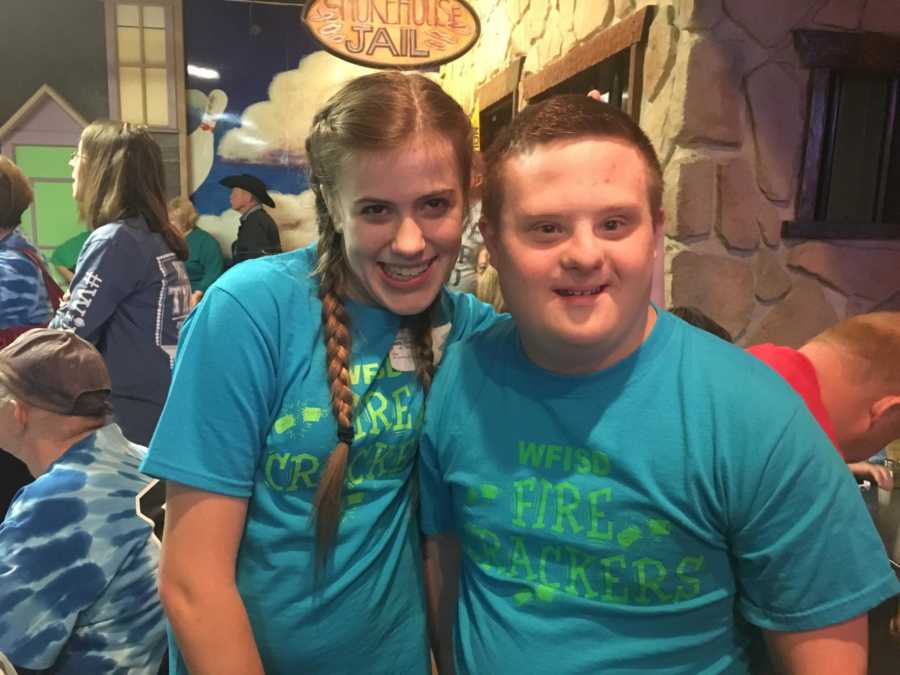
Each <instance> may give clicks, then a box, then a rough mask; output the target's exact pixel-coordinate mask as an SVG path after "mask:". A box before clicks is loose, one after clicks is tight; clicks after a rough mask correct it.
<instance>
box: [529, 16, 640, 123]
mask: <svg viewBox="0 0 900 675" xmlns="http://www.w3.org/2000/svg"><path fill="white" fill-rule="evenodd" d="M655 15H656V6H655V5H647V6H645V7H641V8H640V9H639V10H637V11H636V12H634V13H633V14H631V15H630V16H627V17H626V18H624V19H622V20H621V21H619V22H618V23H616V24H613V25H612V26H610V27H609V28H605V29H603V30H601V31H599V32H598V33H596V34H595V35H594V36H593V37H590V38H588V39H587V40H585V41H584V42H582V43H581V44H579V45H577V46H575V47H573V48H572V49H571V50H570V51H569V52H568V53H567V54H565V55H563V56H561V57H560V58H558V59H555V60H554V61H551V62H550V63H549V64H547V65H546V66H545V67H544V68H543V69H542V70H540V71H539V72H537V73H534V74H532V75H529V76H528V77H526V78H525V79H524V81H523V83H522V96H523V98H524V99H525V101H529V100H531V99H533V98H535V97H536V96H540V95H541V94H543V93H544V92H545V91H547V90H548V89H551V88H553V87H555V86H556V85H558V84H560V83H561V82H564V81H565V80H568V79H569V78H571V77H574V76H575V75H577V74H578V73H580V72H582V71H584V70H587V69H588V68H591V67H593V66H595V65H597V64H599V63H601V62H603V61H606V60H607V59H609V58H611V57H613V56H616V55H617V54H619V53H620V52H623V51H625V50H628V83H627V84H628V101H627V103H626V105H625V106H624V108H623V109H624V110H625V112H626V113H628V114H629V115H630V116H631V118H632V119H634V120H636V121H639V120H640V119H641V99H642V98H643V84H644V52H645V51H646V47H647V37H648V34H649V32H650V24H651V23H652V22H653V18H654V16H655ZM586 93H587V92H585V94H586Z"/></svg>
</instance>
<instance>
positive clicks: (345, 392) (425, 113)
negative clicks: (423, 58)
mask: <svg viewBox="0 0 900 675" xmlns="http://www.w3.org/2000/svg"><path fill="white" fill-rule="evenodd" d="M423 133H434V134H436V135H438V136H440V137H442V138H445V139H447V140H448V141H449V142H450V144H451V146H452V147H453V150H454V156H455V158H456V161H457V163H458V170H459V175H460V187H461V189H462V192H463V197H464V200H466V199H467V198H468V188H469V179H470V172H471V166H472V128H471V125H470V124H469V119H468V117H467V115H466V114H465V112H464V111H463V110H462V108H461V107H460V106H459V104H458V103H456V101H454V100H453V99H452V98H451V97H450V96H449V95H448V94H447V93H446V92H444V91H443V90H442V89H441V88H440V87H439V86H438V85H437V84H435V83H434V82H433V81H431V80H429V79H428V78H426V77H423V76H422V75H418V74H404V73H399V72H393V71H384V72H379V73H373V74H371V75H365V76H363V77H360V78H357V79H355V80H353V81H351V82H349V83H348V84H347V85H345V86H344V87H343V88H342V89H341V90H340V91H338V93H336V94H335V95H334V96H332V97H331V99H329V100H328V102H327V103H326V104H325V106H324V107H322V108H321V109H320V110H319V111H318V112H317V113H316V115H315V117H314V118H313V123H312V127H311V129H310V134H309V137H308V138H307V139H306V156H307V162H308V165H309V185H310V189H311V190H312V191H313V194H314V195H315V200H316V219H317V222H318V226H319V240H318V245H317V253H318V264H317V266H316V270H315V273H316V274H317V275H318V278H319V298H320V299H321V301H322V325H323V327H324V331H323V332H324V340H325V351H326V359H327V373H328V383H329V387H330V390H331V410H332V414H333V415H334V418H335V420H336V421H337V426H338V442H337V444H336V445H335V447H334V449H333V450H332V452H331V454H330V456H329V458H328V462H327V464H326V466H325V470H324V471H323V473H322V476H321V478H320V479H319V487H318V489H317V491H316V497H315V516H314V517H315V530H316V557H317V563H318V565H319V567H321V566H322V565H323V564H324V562H325V560H326V559H327V556H328V554H329V552H330V550H331V548H332V547H333V545H334V540H335V538H336V536H337V530H338V525H339V524H340V519H341V496H342V492H343V485H344V479H345V474H346V471H347V461H348V457H349V453H350V444H351V442H352V440H353V391H352V389H351V388H350V376H349V367H350V353H351V348H352V345H351V337H350V318H349V316H348V315H347V311H346V309H345V307H344V302H343V300H342V299H341V294H342V293H343V292H344V290H345V288H346V283H347V280H348V278H349V277H350V275H352V274H353V273H352V271H351V270H350V267H349V265H348V263H347V260H346V257H345V254H344V243H343V235H342V234H341V232H339V231H338V229H337V227H335V224H334V221H333V219H332V216H331V213H330V211H329V209H328V203H327V200H326V197H328V198H330V197H331V196H333V195H335V194H336V192H337V190H338V185H337V182H338V174H339V171H340V169H341V167H342V166H343V164H344V163H345V162H346V161H348V160H349V159H350V158H352V157H353V156H354V154H355V153H358V152H373V151H376V152H378V151H383V152H389V151H392V150H395V149H396V148H398V147H402V146H403V145H404V144H406V143H408V142H409V141H410V139H411V138H413V137H415V136H417V135H420V134H423ZM433 306H434V304H432V307H433ZM432 307H429V308H428V309H426V310H425V311H424V312H422V313H420V314H419V315H416V316H413V317H408V318H407V320H406V324H407V327H408V329H410V330H411V332H412V337H413V356H414V358H415V363H416V374H417V376H418V378H419V380H420V382H421V383H422V387H423V389H424V390H425V393H426V394H427V392H428V388H429V387H430V386H431V378H432V375H433V372H434V363H433V361H434V355H433V352H432V346H431V313H432Z"/></svg>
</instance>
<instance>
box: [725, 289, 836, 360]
mask: <svg viewBox="0 0 900 675" xmlns="http://www.w3.org/2000/svg"><path fill="white" fill-rule="evenodd" d="M837 321H838V315H837V312H835V311H834V307H833V306H832V305H831V303H829V302H828V299H827V298H826V297H825V292H824V291H823V290H822V287H821V286H820V285H819V284H818V283H816V282H815V281H813V280H812V279H808V278H805V277H798V278H796V279H795V280H794V283H793V288H792V289H791V291H790V293H788V294H787V295H786V296H785V298H784V300H782V301H781V302H780V303H778V304H777V305H776V306H775V307H773V308H772V309H771V310H769V312H768V313H767V314H766V315H765V316H764V317H763V318H762V320H761V321H760V322H759V324H758V325H757V326H756V327H755V328H754V330H753V331H751V333H750V334H749V335H748V336H747V339H746V340H742V341H741V343H742V344H746V345H756V344H760V343H762V342H774V343H775V344H779V345H785V346H787V347H794V348H797V347H800V346H801V345H802V344H803V343H805V342H806V341H807V340H809V339H810V338H811V337H813V336H815V335H818V334H819V333H821V332H822V331H823V330H825V329H826V328H828V327H829V326H833V325H834V324H836V323H837Z"/></svg>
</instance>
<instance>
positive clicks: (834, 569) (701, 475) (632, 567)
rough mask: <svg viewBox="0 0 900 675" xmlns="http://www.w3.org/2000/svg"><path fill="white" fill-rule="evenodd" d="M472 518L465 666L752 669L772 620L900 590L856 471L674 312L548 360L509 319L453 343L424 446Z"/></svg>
mask: <svg viewBox="0 0 900 675" xmlns="http://www.w3.org/2000/svg"><path fill="white" fill-rule="evenodd" d="M420 457H421V462H420V479H421V490H420V493H421V507H422V526H423V529H424V531H425V532H426V534H435V533H439V532H444V531H455V532H456V533H458V535H459V536H460V540H461V542H462V546H463V551H464V555H463V557H462V562H461V580H460V596H459V602H458V616H457V622H456V627H455V631H454V645H455V654H456V662H457V668H458V671H457V672H459V673H475V674H478V675H480V674H482V673H491V674H492V675H502V674H504V673H561V674H565V675H569V674H573V675H574V674H576V673H577V674H589V673H591V674H592V673H638V672H641V673H647V672H653V673H680V674H685V675H696V674H697V673H746V672H749V668H750V664H749V662H750V653H751V650H750V649H749V645H750V643H751V637H752V636H757V637H758V631H757V630H755V629H752V627H751V626H749V625H748V624H747V622H749V623H751V624H755V625H756V626H758V627H760V628H763V629H770V630H781V631H793V630H806V629H812V628H818V627H823V626H826V625H830V624H834V623H837V622H840V621H844V620H846V619H849V618H852V617H854V616H857V615H859V614H861V613H863V612H865V611H866V610H868V609H870V608H871V607H874V606H875V605H877V604H878V603H879V602H881V601H883V600H885V599H887V598H889V597H891V596H892V595H893V594H896V593H897V592H898V590H900V586H898V583H897V580H896V578H895V577H894V574H893V572H892V571H891V569H890V566H889V563H888V561H887V559H886V556H885V551H884V546H883V544H882V543H881V540H880V539H879V537H878V534H877V533H876V531H875V527H874V525H873V523H872V521H871V518H870V517H869V515H868V513H867V512H866V509H865V506H864V504H863V501H862V499H861V498H860V496H859V490H858V489H857V487H856V485H855V483H854V481H853V478H852V476H851V475H850V472H849V471H847V467H846V466H845V465H844V463H843V462H842V461H841V459H840V457H839V456H838V454H837V453H836V452H835V451H834V449H833V447H832V446H831V444H830V443H829V441H828V439H827V437H826V436H825V434H824V432H822V430H821V429H820V428H819V426H818V425H817V424H816V422H815V420H814V419H813V418H812V416H811V415H810V414H809V412H808V411H807V410H806V407H805V406H804V404H803V402H802V401H801V400H800V399H799V398H798V397H797V396H796V395H795V394H794V392H793V391H792V390H791V389H790V387H788V386H787V384H786V383H785V382H784V381H783V380H782V379H781V378H780V377H779V376H778V375H777V374H775V373H774V372H772V371H771V370H770V369H769V368H768V367H767V366H765V364H762V363H760V362H759V361H757V360H756V359H754V358H752V357H750V356H748V355H746V354H744V353H743V352H742V351H741V350H740V349H738V348H736V347H734V346H733V345H730V344H727V343H725V342H723V341H722V340H719V339H718V338H715V337H713V336H711V335H708V334H706V333H704V332H702V331H700V330H697V329H694V328H692V327H689V326H687V324H685V323H684V322H682V321H680V320H678V319H676V318H674V317H673V316H672V315H671V314H668V313H667V312H662V311H659V312H658V320H657V322H656V325H655V326H654V329H653V331H652V333H651V335H650V337H649V338H648V339H647V340H646V341H645V343H644V344H643V345H642V346H641V347H640V348H639V349H638V350H637V351H636V352H635V353H633V354H632V355H631V356H629V357H628V358H626V359H625V360H623V361H621V362H619V363H618V364H616V365H614V366H612V367H611V368H609V369H606V370H603V371H600V372H597V373H593V374H589V375H585V376H568V377H566V376H559V375H555V374H552V373H549V372H547V371H544V370H541V369H540V368H538V367H537V366H535V365H533V364H532V363H531V362H530V361H529V360H528V359H527V357H526V356H525V355H524V353H523V351H522V348H521V346H520V341H519V337H518V333H517V331H516V328H515V325H514V324H513V322H512V321H511V320H501V321H499V322H498V323H497V324H495V325H494V326H493V327H492V328H490V329H489V330H488V331H485V332H484V333H482V334H479V335H476V336H473V337H472V338H470V339H468V340H465V341H463V342H461V343H457V344H456V345H454V346H453V347H451V348H450V349H449V350H448V352H447V354H446V355H445V357H444V361H443V364H442V369H441V371H440V372H439V373H438V376H437V378H436V380H435V383H434V386H433V388H432V391H431V394H430V397H429V405H428V411H427V413H426V419H425V428H424V430H423V436H422V445H421V450H420Z"/></svg>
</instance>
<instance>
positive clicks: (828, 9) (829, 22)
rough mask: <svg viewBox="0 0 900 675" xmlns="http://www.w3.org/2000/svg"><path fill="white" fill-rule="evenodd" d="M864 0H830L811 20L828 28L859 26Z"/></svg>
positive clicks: (853, 27) (853, 28)
mask: <svg viewBox="0 0 900 675" xmlns="http://www.w3.org/2000/svg"><path fill="white" fill-rule="evenodd" d="M865 4H866V0H831V2H829V3H828V4H827V5H825V6H824V7H823V8H822V9H820V10H819V11H818V13H817V14H816V16H815V18H814V19H813V22H814V23H816V24H818V25H819V26H828V27H829V28H846V29H850V30H855V29H856V28H859V24H860V21H861V20H862V10H863V6H864V5H865Z"/></svg>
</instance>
